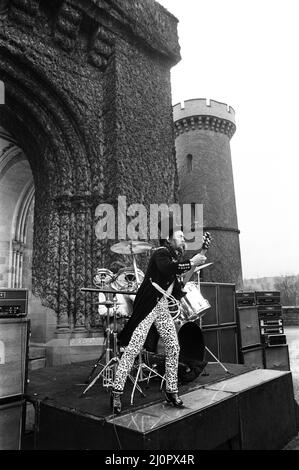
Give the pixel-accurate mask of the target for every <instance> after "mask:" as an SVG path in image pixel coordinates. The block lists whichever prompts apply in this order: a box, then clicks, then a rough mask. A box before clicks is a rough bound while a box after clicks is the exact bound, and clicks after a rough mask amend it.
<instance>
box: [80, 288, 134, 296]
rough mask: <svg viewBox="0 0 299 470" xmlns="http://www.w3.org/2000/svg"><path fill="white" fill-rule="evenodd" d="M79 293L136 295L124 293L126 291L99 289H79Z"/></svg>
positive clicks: (132, 292) (131, 292)
mask: <svg viewBox="0 0 299 470" xmlns="http://www.w3.org/2000/svg"><path fill="white" fill-rule="evenodd" d="M80 291H81V292H93V293H95V292H96V293H99V292H104V293H106V294H127V295H136V294H137V291H131V290H130V291H126V290H117V289H109V288H108V289H107V288H103V287H101V288H99V287H81V289H80Z"/></svg>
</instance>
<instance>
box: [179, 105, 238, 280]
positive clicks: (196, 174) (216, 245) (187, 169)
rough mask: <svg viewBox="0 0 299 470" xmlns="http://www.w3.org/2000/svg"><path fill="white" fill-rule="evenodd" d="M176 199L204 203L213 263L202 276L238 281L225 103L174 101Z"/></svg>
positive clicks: (230, 122) (230, 115)
mask: <svg viewBox="0 0 299 470" xmlns="http://www.w3.org/2000/svg"><path fill="white" fill-rule="evenodd" d="M173 117H174V125H175V147H176V158H177V167H178V175H179V201H180V204H187V203H189V204H192V203H199V204H203V223H204V230H205V231H209V232H210V233H211V235H212V238H213V241H212V244H211V246H210V248H209V252H208V260H209V261H213V262H214V265H212V266H211V267H209V268H207V269H206V270H205V271H204V276H203V280H204V281H206V282H207V281H211V282H231V283H234V284H236V286H237V287H241V286H242V267H241V256H240V245H239V233H240V232H239V230H238V222H237V211H236V202H235V192H234V182H233V171H232V163H231V152H230V139H231V137H232V136H233V135H234V133H235V130H236V125H235V112H234V110H233V109H232V108H231V107H229V106H227V105H226V104H224V103H219V102H217V101H213V100H211V101H210V102H207V101H206V100H205V99H191V100H187V101H185V102H184V103H182V104H181V103H178V104H176V105H175V106H174V107H173Z"/></svg>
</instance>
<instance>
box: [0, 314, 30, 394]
mask: <svg viewBox="0 0 299 470" xmlns="http://www.w3.org/2000/svg"><path fill="white" fill-rule="evenodd" d="M29 324H30V321H29V320H27V319H25V318H0V401H1V399H4V398H11V397H18V396H21V395H23V394H24V393H25V387H26V382H27V365H28V339H29Z"/></svg>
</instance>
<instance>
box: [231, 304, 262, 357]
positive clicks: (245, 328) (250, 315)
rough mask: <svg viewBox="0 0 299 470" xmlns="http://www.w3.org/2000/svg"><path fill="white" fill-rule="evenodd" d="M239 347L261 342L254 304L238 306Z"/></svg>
mask: <svg viewBox="0 0 299 470" xmlns="http://www.w3.org/2000/svg"><path fill="white" fill-rule="evenodd" d="M237 313H238V331H239V342H240V349H243V348H247V347H249V346H256V345H260V344H261V335H260V325H259V317H258V310H257V307H256V306H249V307H238V308H237Z"/></svg>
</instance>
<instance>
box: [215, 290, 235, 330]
mask: <svg viewBox="0 0 299 470" xmlns="http://www.w3.org/2000/svg"><path fill="white" fill-rule="evenodd" d="M217 300H218V323H219V325H227V324H229V323H236V305H235V285H234V284H218V292H217Z"/></svg>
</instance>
